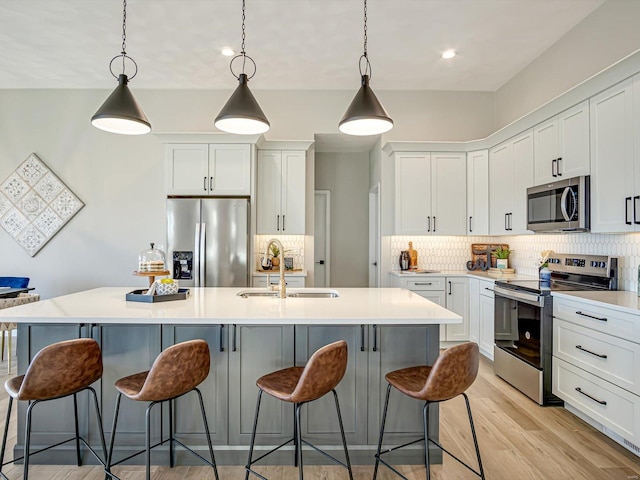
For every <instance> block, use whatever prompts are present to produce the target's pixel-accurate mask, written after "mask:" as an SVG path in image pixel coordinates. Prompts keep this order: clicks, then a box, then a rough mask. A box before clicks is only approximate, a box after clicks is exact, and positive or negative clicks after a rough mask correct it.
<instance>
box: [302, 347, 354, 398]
mask: <svg viewBox="0 0 640 480" xmlns="http://www.w3.org/2000/svg"><path fill="white" fill-rule="evenodd" d="M347 354H348V352H347V342H345V341H344V340H340V341H338V342H334V343H330V344H329V345H325V346H324V347H321V348H319V349H318V350H316V351H315V353H314V354H313V355H311V358H310V359H309V361H308V362H307V364H306V365H305V367H304V370H303V372H302V375H301V376H300V380H299V381H298V384H297V385H296V388H295V390H294V391H293V393H292V394H291V401H292V402H295V403H302V402H309V401H311V400H315V399H317V398H320V397H322V396H323V395H324V394H326V393H329V392H330V391H331V390H333V389H334V388H335V387H336V385H338V383H340V380H342V377H344V373H345V372H346V370H347Z"/></svg>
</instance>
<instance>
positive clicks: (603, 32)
mask: <svg viewBox="0 0 640 480" xmlns="http://www.w3.org/2000/svg"><path fill="white" fill-rule="evenodd" d="M639 18H640V1H638V0H608V1H606V2H605V3H604V4H602V6H601V7H600V8H598V9H597V10H595V11H594V12H593V13H592V14H591V15H589V16H588V17H586V18H585V19H584V20H583V21H582V22H580V23H579V24H578V25H576V26H575V27H574V28H573V29H572V30H571V31H570V32H569V33H567V34H566V35H565V36H563V37H562V38H561V39H560V40H558V41H557V42H556V43H555V44H554V45H552V46H551V47H550V48H549V49H547V51H545V52H544V53H543V54H542V55H540V56H539V57H538V58H536V59H535V60H534V61H533V62H531V63H530V64H529V65H528V66H527V67H526V68H525V69H523V70H522V71H520V73H518V74H517V75H515V76H514V77H513V78H512V79H511V80H509V81H508V82H507V83H505V84H504V85H503V86H502V87H500V88H499V89H498V90H497V91H496V93H495V102H496V103H495V105H496V106H495V113H496V119H495V121H496V125H495V127H496V130H497V129H499V128H502V127H504V126H505V125H508V124H509V123H511V122H513V121H514V120H516V119H518V118H520V117H522V116H523V115H526V114H527V113H529V112H530V111H532V110H534V109H536V108H537V107H539V106H541V105H543V104H544V103H547V102H548V101H550V100H552V99H553V98H555V97H557V96H558V95H560V94H562V93H564V92H565V91H567V90H569V89H570V88H572V87H574V86H576V85H578V84H579V83H581V82H582V81H584V80H586V79H587V78H589V77H591V76H593V75H595V74H596V73H598V72H600V71H602V70H604V69H605V68H607V67H609V66H610V65H612V64H614V63H615V62H617V61H619V60H621V59H622V58H624V57H626V56H627V55H629V54H631V53H633V52H635V51H636V50H638V49H640V35H639V34H638V19H639Z"/></svg>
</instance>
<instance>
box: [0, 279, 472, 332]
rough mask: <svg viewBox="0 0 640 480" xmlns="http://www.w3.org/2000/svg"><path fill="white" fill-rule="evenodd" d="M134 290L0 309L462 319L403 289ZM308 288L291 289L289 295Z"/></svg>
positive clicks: (272, 318)
mask: <svg viewBox="0 0 640 480" xmlns="http://www.w3.org/2000/svg"><path fill="white" fill-rule="evenodd" d="M133 290H135V288H134V287H105V288H96V289H93V290H87V291H84V292H79V293H74V294H70V295H64V296H61V297H56V298H51V299H48V300H43V301H40V302H36V303H31V304H28V305H22V306H18V307H13V308H10V309H4V310H0V319H5V318H6V319H7V320H6V321H12V322H19V323H101V324H108V323H113V324H129V323H133V324H135V323H143V324H160V323H162V324H212V323H222V324H225V323H227V324H229V323H233V324H260V323H266V324H283V325H293V324H300V325H332V324H341V325H343V324H347V325H356V324H379V325H385V324H387V325H388V324H408V325H411V324H418V325H420V324H425V325H426V324H445V323H461V322H462V318H461V317H460V316H459V315H456V314H455V313H453V312H450V311H449V310H447V309H445V308H443V307H441V306H439V305H436V304H435V303H433V302H431V301H429V300H427V299H425V298H423V297H421V296H420V295H417V294H415V293H413V292H410V291H408V290H404V289H400V288H337V289H336V290H337V291H338V292H339V294H340V296H339V297H338V298H286V299H280V298H274V297H252V298H242V297H239V296H237V295H236V294H237V293H238V292H239V291H241V290H244V291H252V290H253V291H266V289H264V288H254V289H251V288H191V289H190V290H191V295H190V296H189V297H188V298H187V299H186V300H175V301H170V302H159V303H139V302H128V301H125V295H126V293H127V292H131V291H133ZM301 290H304V289H293V288H292V289H288V290H287V291H288V292H294V291H301Z"/></svg>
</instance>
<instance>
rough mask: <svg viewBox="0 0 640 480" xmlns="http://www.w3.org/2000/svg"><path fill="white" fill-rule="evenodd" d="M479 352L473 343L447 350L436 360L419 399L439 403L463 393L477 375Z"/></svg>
mask: <svg viewBox="0 0 640 480" xmlns="http://www.w3.org/2000/svg"><path fill="white" fill-rule="evenodd" d="M478 363H479V350H478V344H477V343H474V342H468V343H463V344H462V345H456V346H455V347H450V348H447V349H446V350H445V351H443V352H442V353H441V354H440V356H438V358H437V359H436V361H435V363H434V364H433V367H431V371H430V372H429V376H428V377H427V381H426V382H425V385H424V387H423V388H422V390H421V391H420V398H422V399H424V400H428V401H433V402H439V401H442V400H448V399H450V398H453V397H456V396H458V395H460V394H461V393H464V392H465V391H466V390H467V388H469V387H470V386H471V384H473V382H474V381H475V379H476V377H477V375H478Z"/></svg>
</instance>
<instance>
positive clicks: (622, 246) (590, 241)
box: [389, 233, 640, 291]
mask: <svg viewBox="0 0 640 480" xmlns="http://www.w3.org/2000/svg"><path fill="white" fill-rule="evenodd" d="M409 241H412V242H413V248H415V249H416V250H417V251H418V268H420V269H429V270H443V271H444V270H466V263H467V261H468V260H470V259H471V244H472V243H507V244H509V248H510V249H511V250H513V252H512V253H511V256H510V257H509V266H510V267H512V268H515V269H516V272H518V273H523V274H528V275H537V273H538V259H539V257H540V252H542V251H543V250H553V251H554V252H558V253H582V254H592V255H609V256H612V257H618V267H619V272H618V282H619V288H620V290H631V291H636V290H637V282H638V279H637V271H638V265H640V234H637V233H628V234H603V233H571V234H555V235H540V234H538V235H513V236H506V237H440V236H418V235H415V236H393V237H391V242H390V244H391V251H390V253H389V254H390V259H391V266H392V268H393V269H394V270H399V269H400V266H399V265H398V257H399V256H400V251H401V250H406V249H407V248H408V243H409Z"/></svg>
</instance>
